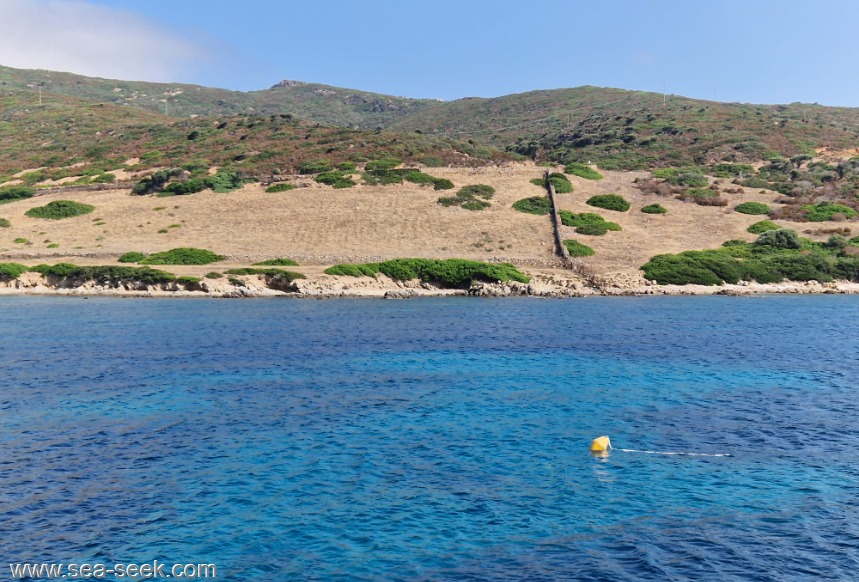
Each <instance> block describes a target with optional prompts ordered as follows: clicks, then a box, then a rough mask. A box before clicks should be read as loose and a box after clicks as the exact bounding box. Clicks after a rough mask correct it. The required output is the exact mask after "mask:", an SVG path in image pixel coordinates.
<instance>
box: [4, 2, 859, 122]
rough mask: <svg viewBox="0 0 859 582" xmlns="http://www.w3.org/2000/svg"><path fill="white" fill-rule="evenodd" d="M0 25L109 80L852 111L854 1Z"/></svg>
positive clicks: (424, 6) (74, 9)
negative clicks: (535, 94) (287, 83)
mask: <svg viewBox="0 0 859 582" xmlns="http://www.w3.org/2000/svg"><path fill="white" fill-rule="evenodd" d="M0 19H2V20H3V21H4V23H6V26H5V27H4V29H5V30H4V35H3V36H7V31H9V30H14V31H18V32H19V33H20V37H21V38H20V39H19V41H18V44H17V45H15V46H10V43H13V41H14V37H15V34H12V36H13V39H12V40H10V39H8V38H7V39H0V64H5V65H8V66H17V67H22V68H45V69H55V70H68V71H72V72H78V73H81V74H88V75H97V76H103V77H109V78H123V79H135V80H157V81H170V82H188V83H198V84H201V85H207V86H218V87H225V88H230V89H238V90H254V89H264V88H267V87H269V86H271V85H273V84H274V83H276V82H277V81H279V80H281V79H296V80H302V81H311V82H318V83H326V84H329V85H337V86H342V87H350V88H355V89H364V90H368V91H376V92H379V93H388V94H393V95H404V96H408V97H428V98H441V99H445V100H451V99H457V98H460V97H467V96H481V97H492V96H498V95H504V94H508V93H518V92H523V91H529V90H534V89H552V88H558V87H576V86H580V85H597V86H604V87H618V88H623V89H637V90H646V91H657V92H662V91H663V89H664V90H665V91H667V92H668V93H673V94H678V95H684V96H689V97H696V98H701V99H716V100H719V101H741V102H753V103H790V102H794V101H802V102H807V103H815V102H817V103H821V104H826V105H847V106H859V75H856V74H855V71H856V65H855V63H856V60H857V59H856V56H857V53H859V45H857V44H856V43H855V42H854V39H855V37H856V32H855V30H856V26H857V23H859V2H856V0H820V1H818V2H814V3H808V2H799V1H798V0H781V1H776V0H745V1H740V0H707V1H698V0H676V1H674V0H638V1H628V0H606V1H602V2H583V1H579V0H557V1H556V0H519V1H516V2H513V1H510V0H495V1H483V0H472V1H469V0H458V1H454V0H434V1H433V2H421V3H417V2H410V1H408V0H397V1H394V0H376V1H369V0H367V1H364V0H353V1H347V0H301V1H296V0H280V1H278V0H243V1H241V2H237V1H230V2H216V1H212V0H208V1H201V0H0ZM9 23H12V24H11V26H10V25H9ZM34 38H39V39H40V41H39V42H38V43H34V42H33V39H34ZM25 47H26V48H25Z"/></svg>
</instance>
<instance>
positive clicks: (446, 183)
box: [432, 178, 454, 190]
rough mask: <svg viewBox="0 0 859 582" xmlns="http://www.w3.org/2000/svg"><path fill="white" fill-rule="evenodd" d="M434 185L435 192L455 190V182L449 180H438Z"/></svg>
mask: <svg viewBox="0 0 859 582" xmlns="http://www.w3.org/2000/svg"><path fill="white" fill-rule="evenodd" d="M432 185H433V190H453V188H454V186H453V182H451V181H450V180H448V179H447V178H436V179H435V182H433V183H432Z"/></svg>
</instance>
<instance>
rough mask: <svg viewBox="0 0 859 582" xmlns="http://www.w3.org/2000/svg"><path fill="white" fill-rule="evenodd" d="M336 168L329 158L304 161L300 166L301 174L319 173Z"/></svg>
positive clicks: (299, 171)
mask: <svg viewBox="0 0 859 582" xmlns="http://www.w3.org/2000/svg"><path fill="white" fill-rule="evenodd" d="M333 169H334V166H332V165H331V162H330V161H329V160H311V161H309V162H304V163H303V164H300V165H299V166H298V173H299V174H318V173H320V172H330V171H331V170H333Z"/></svg>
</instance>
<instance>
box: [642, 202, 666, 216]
mask: <svg viewBox="0 0 859 582" xmlns="http://www.w3.org/2000/svg"><path fill="white" fill-rule="evenodd" d="M641 211H642V212H643V213H645V214H665V213H667V212H668V209H667V208H665V207H664V206H662V205H661V204H648V205H647V206H645V207H643V208H642V209H641Z"/></svg>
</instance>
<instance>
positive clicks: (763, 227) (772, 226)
mask: <svg viewBox="0 0 859 582" xmlns="http://www.w3.org/2000/svg"><path fill="white" fill-rule="evenodd" d="M780 228H781V227H780V226H779V225H777V224H776V223H775V222H773V221H772V220H761V221H760V222H756V223H754V224H752V225H751V226H749V228H747V229H746V231H748V232H750V233H752V234H763V233H765V232H766V231H768V230H779V229H780Z"/></svg>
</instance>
